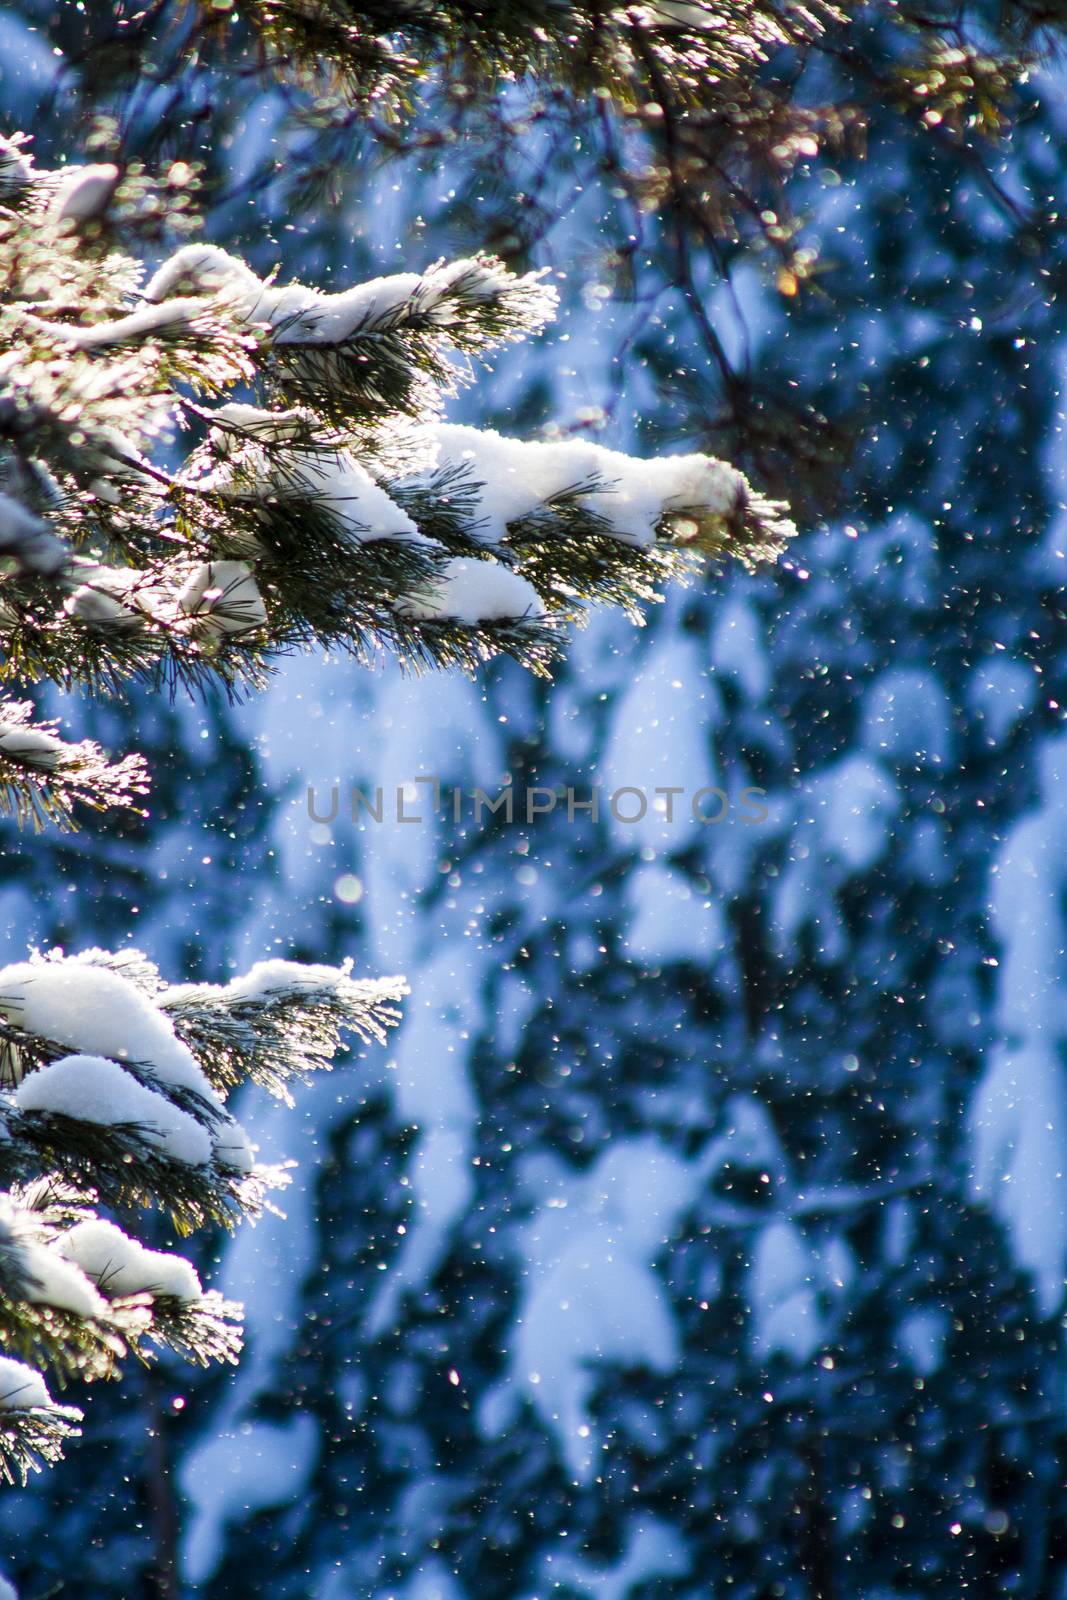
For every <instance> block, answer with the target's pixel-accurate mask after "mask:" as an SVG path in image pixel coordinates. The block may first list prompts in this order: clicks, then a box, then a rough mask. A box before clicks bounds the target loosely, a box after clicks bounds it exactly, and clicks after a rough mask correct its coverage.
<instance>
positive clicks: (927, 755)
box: [863, 667, 953, 766]
mask: <svg viewBox="0 0 1067 1600" xmlns="http://www.w3.org/2000/svg"><path fill="white" fill-rule="evenodd" d="M863 742H864V744H865V746H866V747H867V749H868V750H873V751H877V752H878V753H879V754H882V755H886V756H888V757H889V758H890V760H892V761H896V762H901V763H910V764H913V765H915V766H947V765H949V764H950V763H951V761H952V753H953V738H952V713H951V709H950V707H949V703H948V698H947V696H946V694H945V691H944V689H943V688H942V687H941V684H940V683H939V681H938V679H937V678H936V677H935V676H934V674H933V673H932V672H923V671H921V670H920V669H919V668H917V667H895V668H892V669H891V670H890V671H888V672H883V673H882V675H881V677H879V678H878V679H877V681H876V682H875V683H874V684H872V686H871V688H870V689H869V691H868V693H867V696H866V698H865V700H864V706H863Z"/></svg>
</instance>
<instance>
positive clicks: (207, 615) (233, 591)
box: [178, 561, 267, 635]
mask: <svg viewBox="0 0 1067 1600" xmlns="http://www.w3.org/2000/svg"><path fill="white" fill-rule="evenodd" d="M178 605H179V606H180V608H181V609H182V611H184V612H185V614H186V615H187V616H190V617H195V618H196V619H197V621H198V622H199V623H200V624H201V626H202V627H203V628H205V629H206V630H207V631H208V632H210V633H215V634H219V635H223V634H241V633H250V632H251V631H252V630H253V629H254V628H262V627H263V625H264V623H265V622H266V620H267V608H266V606H265V605H264V604H263V596H262V595H261V594H260V592H259V588H258V586H257V584H256V580H255V578H254V577H253V576H252V572H251V569H250V568H249V567H248V566H246V565H245V563H244V562H243V561H204V562H202V563H201V564H200V566H198V567H197V568H195V570H194V571H193V572H192V573H191V574H190V575H189V577H188V578H187V580H186V582H185V584H184V585H183V586H182V589H181V591H180V593H179V595H178Z"/></svg>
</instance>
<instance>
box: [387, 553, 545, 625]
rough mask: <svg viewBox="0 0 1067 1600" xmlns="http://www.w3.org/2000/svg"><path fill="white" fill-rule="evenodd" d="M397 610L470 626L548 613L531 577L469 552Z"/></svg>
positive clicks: (413, 616) (427, 619)
mask: <svg viewBox="0 0 1067 1600" xmlns="http://www.w3.org/2000/svg"><path fill="white" fill-rule="evenodd" d="M397 610H398V612H399V613H400V614H401V615H402V616H405V617H412V618H415V619H417V620H419V621H430V620H432V619H434V618H447V619H448V620H450V621H453V622H463V623H466V624H468V625H469V626H470V627H477V626H478V625H479V624H481V623H483V622H514V621H519V620H525V619H528V618H532V617H543V616H544V614H545V606H544V602H543V600H542V599H541V596H540V595H539V594H538V592H537V590H536V589H535V588H534V586H533V584H532V583H530V582H529V580H528V579H526V578H523V577H522V576H521V575H520V574H519V573H517V572H512V571H510V570H509V569H508V568H507V567H504V566H501V565H500V563H499V562H497V561H477V560H474V559H472V558H469V557H466V556H461V557H459V558H458V559H457V560H455V561H449V562H448V563H447V564H446V565H445V567H444V569H443V571H442V572H441V574H440V576H438V577H436V578H434V579H433V580H432V581H431V586H430V587H429V588H428V589H427V590H426V591H425V592H424V593H419V594H418V595H413V596H412V597H410V598H409V599H405V600H404V601H402V602H401V604H400V605H398V606H397Z"/></svg>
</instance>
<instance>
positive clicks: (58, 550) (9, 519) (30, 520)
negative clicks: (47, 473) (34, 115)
mask: <svg viewBox="0 0 1067 1600" xmlns="http://www.w3.org/2000/svg"><path fill="white" fill-rule="evenodd" d="M2 181H3V180H2V174H0V183H2ZM0 554H4V555H13V556H15V557H16V558H17V560H19V561H20V562H21V563H22V565H23V566H24V567H26V568H27V569H28V570H29V571H30V572H39V573H41V574H42V576H44V577H52V576H54V575H55V573H57V572H59V571H60V570H61V568H63V567H64V566H65V565H66V562H67V559H68V557H69V555H70V551H69V550H68V548H67V546H66V545H65V544H64V543H63V541H62V540H61V539H57V538H56V536H55V534H54V533H52V532H51V530H50V529H49V527H48V524H47V523H46V522H43V521H42V520H41V518H40V517H35V516H34V514H33V512H32V511H28V510H27V508H26V507H25V506H24V505H22V504H21V502H20V501H18V500H16V499H14V498H13V497H12V496H11V495H9V494H0Z"/></svg>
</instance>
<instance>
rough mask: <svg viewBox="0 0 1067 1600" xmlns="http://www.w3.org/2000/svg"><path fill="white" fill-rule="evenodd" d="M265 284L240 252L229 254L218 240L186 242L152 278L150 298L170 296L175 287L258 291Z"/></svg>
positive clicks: (246, 292)
mask: <svg viewBox="0 0 1067 1600" xmlns="http://www.w3.org/2000/svg"><path fill="white" fill-rule="evenodd" d="M261 287H262V285H261V284H260V281H259V279H258V278H257V277H256V275H255V273H254V272H253V271H252V269H251V267H247V266H246V265H245V263H244V262H243V261H239V260H238V259H237V257H236V256H231V255H228V254H227V252H226V251H225V250H223V249H221V248H220V247H219V246H218V245H216V244H186V245H183V246H182V248H181V249H180V250H177V251H176V252H175V253H174V255H172V256H171V257H170V259H169V260H168V261H164V263H163V265H162V266H161V267H160V268H159V269H158V271H157V272H156V273H155V274H154V275H153V276H152V277H151V278H150V279H149V281H148V284H147V286H146V288H145V291H144V297H145V299H146V300H151V301H158V300H167V299H169V298H170V297H171V296H172V295H173V293H174V291H175V290H180V291H186V292H187V291H188V290H190V289H192V290H193V291H194V292H202V293H207V294H211V293H215V294H217V293H219V292H222V291H227V292H229V293H231V294H243V295H254V294H256V293H257V291H258V290H259V289H260V288H261Z"/></svg>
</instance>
